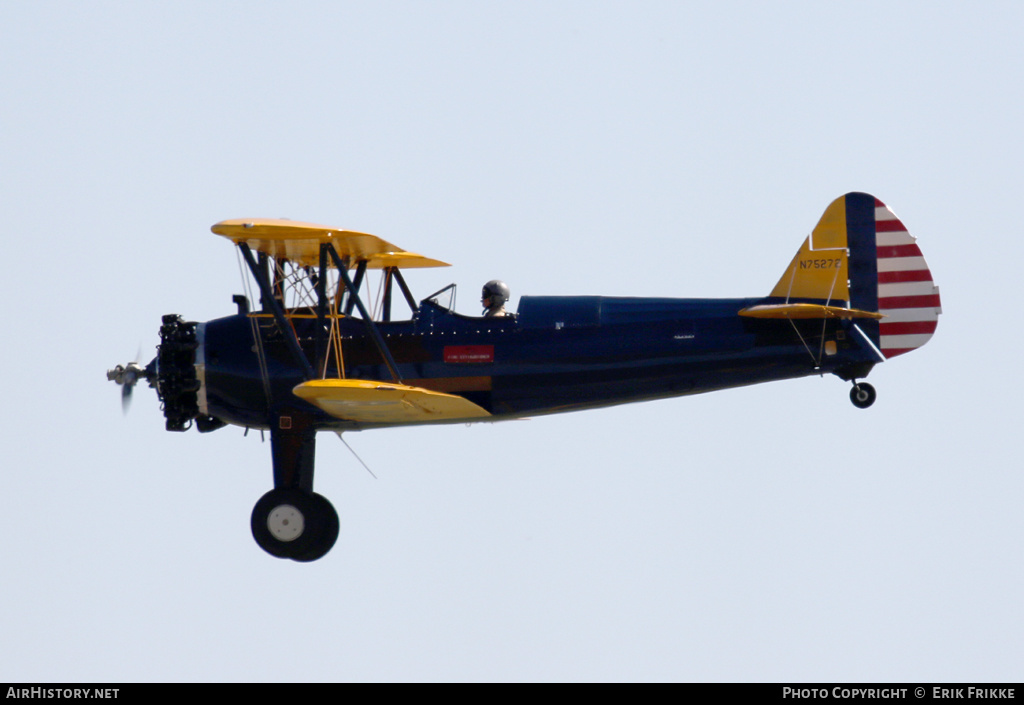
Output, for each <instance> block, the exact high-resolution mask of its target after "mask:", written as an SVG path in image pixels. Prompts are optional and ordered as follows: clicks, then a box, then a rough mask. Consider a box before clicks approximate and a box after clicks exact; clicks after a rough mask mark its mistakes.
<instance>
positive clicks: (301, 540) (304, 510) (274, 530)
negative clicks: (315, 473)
mask: <svg viewBox="0 0 1024 705" xmlns="http://www.w3.org/2000/svg"><path fill="white" fill-rule="evenodd" d="M339 527H340V525H339V522H338V513H337V512H336V511H335V510H334V507H333V506H332V505H331V503H330V502H328V501H327V499H325V498H324V497H323V496H322V495H319V494H316V493H315V492H307V491H305V490H301V489H298V488H282V489H273V490H270V492H267V493H266V494H265V495H263V496H262V497H260V501H258V502H257V503H256V506H255V507H254V508H253V510H252V536H253V538H254V539H256V543H257V544H259V547H260V548H262V549H263V550H264V551H266V552H267V553H269V554H270V555H272V556H276V557H277V558H291V559H292V560H294V561H300V562H308V561H315V560H316V559H318V558H322V557H323V556H325V555H326V554H327V552H328V551H330V550H331V547H332V546H334V542H335V541H337V540H338V530H339Z"/></svg>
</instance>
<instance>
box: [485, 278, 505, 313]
mask: <svg viewBox="0 0 1024 705" xmlns="http://www.w3.org/2000/svg"><path fill="white" fill-rule="evenodd" d="M511 296H512V292H511V290H509V288H508V284H506V283H505V282H503V281H501V280H499V279H492V280H491V281H489V282H487V283H486V284H484V292H483V294H482V295H481V297H480V301H481V302H482V303H483V304H484V306H487V308H499V307H501V306H504V305H505V303H506V302H507V301H508V300H509V298H510V297H511ZM487 299H490V300H491V302H490V304H488V303H487Z"/></svg>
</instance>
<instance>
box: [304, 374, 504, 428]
mask: <svg viewBox="0 0 1024 705" xmlns="http://www.w3.org/2000/svg"><path fill="white" fill-rule="evenodd" d="M292 391H293V392H294V393H295V396H297V397H299V398H301V399H304V400H305V401H308V402H309V403H310V404H314V405H315V406H318V407H320V408H321V409H323V410H324V411H325V412H327V413H328V414H330V415H331V416H334V417H335V418H339V419H344V420H346V421H357V422H362V423H384V424H387V423H418V422H426V421H455V420H461V419H479V418H484V417H487V416H490V414H489V413H488V412H487V411H486V410H485V409H483V408H482V407H480V406H478V405H476V404H474V403H473V402H471V401H469V400H468V399H465V398H463V397H460V396H457V395H454V394H444V393H443V392H434V391H431V390H429V389H422V388H420V387H409V386H407V385H404V384H396V383H393V382H374V381H371V380H364V379H315V380H310V381H309V382H303V383H302V384H300V385H298V386H297V387H295V389H293V390H292Z"/></svg>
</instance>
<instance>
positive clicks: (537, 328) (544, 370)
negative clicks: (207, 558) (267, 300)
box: [197, 296, 878, 429]
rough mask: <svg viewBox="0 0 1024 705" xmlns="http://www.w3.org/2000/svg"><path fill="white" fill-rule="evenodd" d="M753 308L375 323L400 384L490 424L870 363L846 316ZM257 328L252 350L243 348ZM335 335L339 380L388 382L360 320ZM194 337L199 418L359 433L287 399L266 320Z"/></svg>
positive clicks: (293, 374)
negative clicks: (483, 415) (456, 403)
mask: <svg viewBox="0 0 1024 705" xmlns="http://www.w3.org/2000/svg"><path fill="white" fill-rule="evenodd" d="M765 301H766V299H764V298H750V299H660V298H659V299H650V298H614V297H601V296H579V297H575V296H574V297H547V296H526V297H522V299H521V301H520V304H519V310H518V313H517V314H516V315H515V316H509V317H505V318H489V319H488V318H475V317H468V316H462V315H459V314H455V313H453V312H451V311H448V310H446V309H444V308H441V307H439V306H437V305H436V304H434V303H433V302H430V301H427V302H423V303H422V304H421V305H420V306H419V308H418V310H417V311H416V313H415V315H414V317H413V318H412V319H411V320H407V321H395V322H387V323H378V324H377V326H378V329H379V330H380V332H381V334H382V336H383V338H384V340H385V342H386V344H387V346H388V348H389V349H390V351H391V353H392V355H393V357H394V359H395V362H396V363H397V365H398V373H399V376H400V377H401V378H402V381H403V382H404V383H405V384H407V385H411V386H418V387H424V388H427V389H433V390H436V391H441V392H447V393H451V394H458V395H461V396H464V397H466V398H467V399H469V400H470V401H472V402H474V403H476V404H478V405H479V406H481V407H483V408H484V409H486V410H487V411H488V412H490V413H491V414H493V415H494V417H496V418H514V417H521V416H528V415H535V414H544V413H555V412H560V411H570V410H576V409H584V408H592V407H598V406H607V405H612V404H621V403H627V402H635V401H643V400H649V399H658V398H664V397H673V396H681V395H686V394H699V393H702V392H709V391H714V390H717V389H725V388H729V387H738V386H744V385H749V384H757V383H760V382H768V381H772V380H780V379H791V378H796V377H803V376H807V375H814V374H824V373H826V372H829V373H832V372H834V373H836V374H838V375H840V376H841V377H843V378H845V379H849V378H852V377H857V376H863V375H864V374H866V371H867V370H868V369H870V367H871V365H872V364H873V363H874V362H876V361H877V360H878V357H877V353H876V352H875V351H873V350H872V349H871V347H870V345H869V344H868V343H867V338H866V337H865V336H864V335H862V334H861V333H860V332H859V331H858V330H856V329H855V326H853V325H852V324H851V323H850V322H848V321H838V320H828V321H823V320H820V319H819V320H808V321H790V320H763V319H753V318H746V317H742V316H740V315H738V312H739V311H740V310H741V309H743V308H746V307H749V306H754V305H756V304H760V303H764V302H765ZM293 324H294V326H295V329H296V333H297V335H298V339H299V343H300V345H301V347H302V350H303V352H304V353H305V354H306V355H307V357H308V359H310V360H315V359H316V343H315V337H316V335H315V334H316V326H317V322H316V320H315V319H309V318H306V319H302V318H295V319H293ZM257 331H258V334H259V336H260V338H261V340H262V346H259V345H257V344H256V343H255V340H256V339H255V337H254V336H255V335H256V334H257ZM340 333H341V335H340V339H341V343H342V352H343V358H344V368H345V369H344V375H345V376H346V377H349V378H358V379H371V380H381V381H391V380H392V376H391V375H390V373H389V372H388V369H387V367H386V366H385V364H384V362H383V358H382V356H381V353H380V351H379V350H378V349H377V347H375V345H374V344H373V342H372V339H371V337H370V336H369V335H368V334H367V329H366V327H365V325H364V322H363V321H362V320H360V319H358V318H344V319H341V321H340ZM199 337H200V347H201V352H199V354H198V355H197V365H201V366H202V369H203V374H202V376H203V378H204V380H203V381H204V384H203V389H202V390H201V392H200V408H201V410H202V411H203V413H206V414H209V415H210V416H213V417H216V418H218V419H221V420H223V421H226V422H228V423H233V424H237V425H241V426H250V427H254V428H263V427H266V426H267V425H268V423H269V419H270V418H272V415H273V414H276V413H281V410H282V409H287V408H297V409H299V408H300V409H302V410H303V411H305V412H308V413H309V414H312V415H314V417H315V418H316V419H317V422H316V423H317V426H318V427H319V428H325V429H326V428H332V429H346V428H355V427H358V426H359V425H357V424H353V423H350V422H345V421H341V420H339V419H336V418H333V417H330V416H328V415H326V414H324V413H323V412H321V411H320V410H319V409H317V408H316V407H313V406H310V405H308V404H306V403H305V402H303V401H301V400H300V399H298V398H297V397H295V395H294V394H292V389H293V388H294V387H295V385H297V384H300V383H301V382H303V381H305V380H304V378H303V371H302V368H301V367H300V365H299V364H298V363H297V362H296V360H295V359H294V357H293V355H292V354H291V353H290V351H289V349H288V347H287V346H286V345H285V344H284V341H283V338H282V336H281V335H280V333H279V331H278V330H277V328H276V325H275V323H274V321H273V320H272V319H270V318H268V317H263V318H260V317H249V316H244V315H236V316H230V317H227V318H221V319H217V320H214V321H210V322H208V323H206V324H203V325H202V326H200V331H199ZM261 348H262V352H261ZM261 357H262V359H263V362H262V364H261ZM328 360H329V362H328V364H327V371H326V376H327V377H336V376H338V369H337V366H336V363H335V358H334V357H333V356H329V357H328Z"/></svg>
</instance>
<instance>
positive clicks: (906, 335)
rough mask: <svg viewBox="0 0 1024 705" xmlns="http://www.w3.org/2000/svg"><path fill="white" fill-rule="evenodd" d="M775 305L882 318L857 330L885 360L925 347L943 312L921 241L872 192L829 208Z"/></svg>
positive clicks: (775, 293) (854, 195)
mask: <svg viewBox="0 0 1024 705" xmlns="http://www.w3.org/2000/svg"><path fill="white" fill-rule="evenodd" d="M770 298H771V299H773V300H775V301H782V302H785V303H791V302H808V303H815V304H824V305H826V306H840V307H846V308H853V309H858V310H860V311H872V312H878V313H880V314H882V316H883V318H882V319H881V320H880V321H874V320H861V321H859V322H858V323H857V325H858V327H859V328H860V329H861V331H862V332H863V333H864V334H865V335H866V336H868V338H870V339H871V341H872V343H873V344H874V345H875V346H876V347H877V348H878V349H879V350H881V353H882V355H883V356H885V357H886V358H890V357H894V356H896V355H902V354H903V353H905V352H910V351H911V350H914V349H915V348H919V347H921V346H922V345H924V344H925V343H927V342H928V339H929V338H931V337H932V335H933V334H934V333H935V328H936V326H937V324H938V317H939V314H940V313H942V306H941V301H940V299H939V289H938V287H937V286H935V282H934V281H933V280H932V274H931V271H930V270H929V269H928V264H927V263H926V262H925V260H924V257H923V256H922V255H921V250H920V248H918V246H917V242H916V240H915V239H914V237H913V236H911V235H910V233H908V232H907V229H906V227H905V226H904V225H903V223H902V222H901V221H900V219H899V218H897V217H896V214H895V213H893V212H892V211H891V210H890V209H889V208H888V207H887V206H886V205H885V204H884V203H882V202H881V201H879V200H878V199H877V198H875V197H874V196H870V195H868V194H866V193H848V194H846V195H845V196H841V197H839V198H837V199H836V200H835V201H833V202H832V203H831V204H830V205H829V207H828V208H827V209H826V210H825V213H824V215H822V217H821V220H820V221H818V225H817V226H816V227H815V228H814V230H813V231H812V233H811V234H810V235H809V236H808V238H807V239H806V240H805V241H804V244H803V246H801V248H800V250H799V251H798V252H797V254H796V257H794V258H793V261H792V262H791V263H790V265H789V268H788V269H787V270H786V272H785V274H783V275H782V278H781V279H780V280H779V283H778V284H776V285H775V288H774V289H773V290H772V292H771V295H770Z"/></svg>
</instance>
